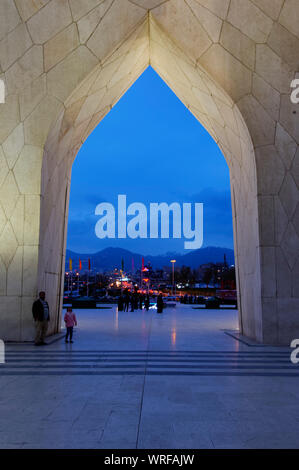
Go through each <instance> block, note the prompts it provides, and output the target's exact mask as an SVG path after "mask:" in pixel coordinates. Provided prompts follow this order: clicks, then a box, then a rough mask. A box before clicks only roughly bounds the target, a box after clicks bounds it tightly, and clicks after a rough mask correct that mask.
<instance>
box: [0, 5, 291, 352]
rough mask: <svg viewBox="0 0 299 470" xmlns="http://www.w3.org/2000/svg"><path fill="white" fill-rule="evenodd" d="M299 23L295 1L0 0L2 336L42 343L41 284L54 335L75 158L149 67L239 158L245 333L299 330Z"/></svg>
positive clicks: (270, 336) (229, 155)
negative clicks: (296, 83)
mask: <svg viewBox="0 0 299 470" xmlns="http://www.w3.org/2000/svg"><path fill="white" fill-rule="evenodd" d="M298 20H299V4H298V1H297V0H242V1H240V0H164V1H163V0H132V1H131V0H2V1H1V5H0V78H1V79H4V80H5V84H6V102H5V104H1V105H0V331H1V334H0V337H2V338H4V339H9V340H12V339H13V340H29V339H32V335H33V325H32V319H31V303H32V301H33V299H34V298H35V296H36V295H37V292H38V290H39V289H41V288H42V289H45V290H46V291H47V295H48V299H49V302H50V308H51V311H52V320H51V328H50V332H51V333H53V332H55V331H57V330H58V328H59V326H58V325H59V318H60V307H61V286H62V267H63V266H64V253H65V243H66V225H67V214H68V200H69V187H70V177H71V167H72V163H73V161H74V158H75V157H76V155H77V153H78V150H79V148H80V146H81V145H82V144H83V143H84V141H85V139H86V138H87V137H88V135H89V134H90V133H91V132H92V130H93V129H94V128H95V127H96V126H97V125H98V123H99V122H100V121H101V119H103V117H104V116H105V115H106V114H107V113H108V112H109V110H110V109H111V107H112V106H113V105H114V104H115V103H116V102H117V101H118V100H119V98H120V97H121V96H122V95H123V93H125V92H126V90H127V89H128V88H129V87H130V86H131V84H132V83H133V82H134V81H135V80H136V79H137V78H138V76H139V75H140V74H141V73H142V72H143V71H144V70H145V68H146V67H147V66H148V65H149V64H151V65H152V67H153V68H154V69H155V70H156V71H157V72H158V73H159V74H160V76H161V77H162V78H163V80H165V82H166V83H168V85H169V86H170V87H171V88H172V89H173V91H174V92H175V93H176V94H177V96H178V97H179V98H180V99H181V100H182V102H183V103H184V104H185V105H186V106H187V107H188V108H189V110H190V112H192V113H193V114H194V116H195V117H196V118H197V119H198V120H199V121H200V122H201V123H202V125H203V126H204V127H205V128H206V129H207V131H208V132H209V133H210V134H211V135H212V137H213V138H214V139H215V141H216V142H217V143H218V145H219V146H220V148H221V150H222V152H223V155H224V156H225V158H226V160H227V163H228V165H229V168H230V175H231V188H232V191H231V192H232V207H233V222H234V236H235V252H236V261H237V273H238V289H239V304H240V326H241V328H242V331H243V333H244V334H246V335H247V336H250V337H251V338H255V339H257V340H258V341H260V342H266V343H267V342H269V343H276V344H287V343H288V342H289V341H290V339H292V338H294V337H298V335H299V317H298V311H299V285H298V284H299V283H298V278H299V276H298V275H299V148H298V145H299V120H298V112H299V109H298V105H293V104H292V103H291V101H290V93H291V89H290V83H291V80H292V79H293V78H295V77H298V76H299V75H298V74H299V47H298V46H299V27H298V24H299V21H298ZM199 165H200V163H199Z"/></svg>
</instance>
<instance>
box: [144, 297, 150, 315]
mask: <svg viewBox="0 0 299 470" xmlns="http://www.w3.org/2000/svg"><path fill="white" fill-rule="evenodd" d="M144 306H145V309H146V311H147V312H148V311H149V306H150V299H149V295H148V294H147V296H146V298H145V301H144Z"/></svg>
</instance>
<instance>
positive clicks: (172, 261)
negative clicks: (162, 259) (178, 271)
mask: <svg viewBox="0 0 299 470" xmlns="http://www.w3.org/2000/svg"><path fill="white" fill-rule="evenodd" d="M170 262H171V263H172V295H174V263H176V260H175V259H172V260H170Z"/></svg>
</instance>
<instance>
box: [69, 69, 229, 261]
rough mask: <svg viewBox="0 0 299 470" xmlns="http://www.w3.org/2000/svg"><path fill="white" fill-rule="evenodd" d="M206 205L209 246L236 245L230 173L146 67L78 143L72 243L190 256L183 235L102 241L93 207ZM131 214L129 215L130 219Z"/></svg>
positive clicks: (80, 248)
mask: <svg viewBox="0 0 299 470" xmlns="http://www.w3.org/2000/svg"><path fill="white" fill-rule="evenodd" d="M118 194H126V195H127V204H130V203H132V202H142V203H143V204H145V205H146V207H147V208H149V204H150V203H151V202H158V203H160V202H167V203H171V202H178V203H180V204H183V203H184V202H191V203H195V202H202V203H203V204H204V209H203V210H204V232H203V233H204V244H203V246H221V247H228V248H233V231H232V215H231V201H230V183H229V170H228V166H227V164H226V161H225V159H224V157H223V155H222V153H221V151H220V149H219V148H218V146H217V144H216V143H215V142H214V140H213V139H212V137H211V136H210V135H209V134H208V133H207V131H206V130H205V129H204V128H203V127H202V125H201V124H200V123H199V122H198V121H197V120H196V118H195V117H194V116H193V115H192V114H191V113H190V112H189V111H188V109H187V108H186V107H185V106H184V104H183V103H182V102H181V101H180V100H179V99H178V98H177V96H176V95H175V94H174V93H173V92H172V91H171V89H170V88H169V87H168V86H167V85H166V84H165V82H163V81H162V80H161V78H160V77H159V76H158V75H157V74H156V72H155V71H154V70H153V69H152V68H151V67H149V68H148V69H147V70H146V71H145V72H144V73H143V74H142V76H141V77H140V78H139V79H138V80H137V81H136V82H135V83H134V85H133V86H132V87H131V88H130V89H129V90H128V91H127V93H126V94H125V95H124V96H123V97H122V98H121V99H120V101H119V102H118V103H117V104H116V105H115V107H114V108H113V109H112V110H111V111H110V113H109V114H108V115H107V116H106V117H105V118H104V119H103V120H102V121H101V123H100V124H99V125H98V126H97V127H96V129H95V130H94V131H93V133H92V134H91V135H90V136H89V138H88V139H87V140H86V141H85V143H84V145H83V146H82V147H81V149H80V151H79V153H78V155H77V157H76V160H75V162H74V164H73V169H72V181H71V196H70V209H69V223H68V240H67V247H68V249H70V250H73V251H76V252H79V253H94V252H96V251H100V250H102V249H103V248H107V247H110V246H111V247H121V248H125V249H128V250H131V251H134V252H137V253H142V254H144V255H148V254H151V255H157V254H164V253H167V252H178V253H185V252H187V251H186V250H184V239H183V238H182V239H173V238H170V239H150V238H148V239H135V240H132V239H130V238H127V239H117V238H115V239H104V240H100V239H98V238H97V237H96V235H95V225H96V222H97V221H98V219H99V216H96V215H95V208H96V206H97V205H98V204H99V203H101V202H110V203H112V204H113V205H114V207H115V208H117V196H118ZM129 219H130V217H128V220H129Z"/></svg>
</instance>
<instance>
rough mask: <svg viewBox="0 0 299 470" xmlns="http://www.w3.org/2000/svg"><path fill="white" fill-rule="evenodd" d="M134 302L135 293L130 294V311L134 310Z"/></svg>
mask: <svg viewBox="0 0 299 470" xmlns="http://www.w3.org/2000/svg"><path fill="white" fill-rule="evenodd" d="M135 303H136V300H135V295H134V294H131V312H134V307H135Z"/></svg>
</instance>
